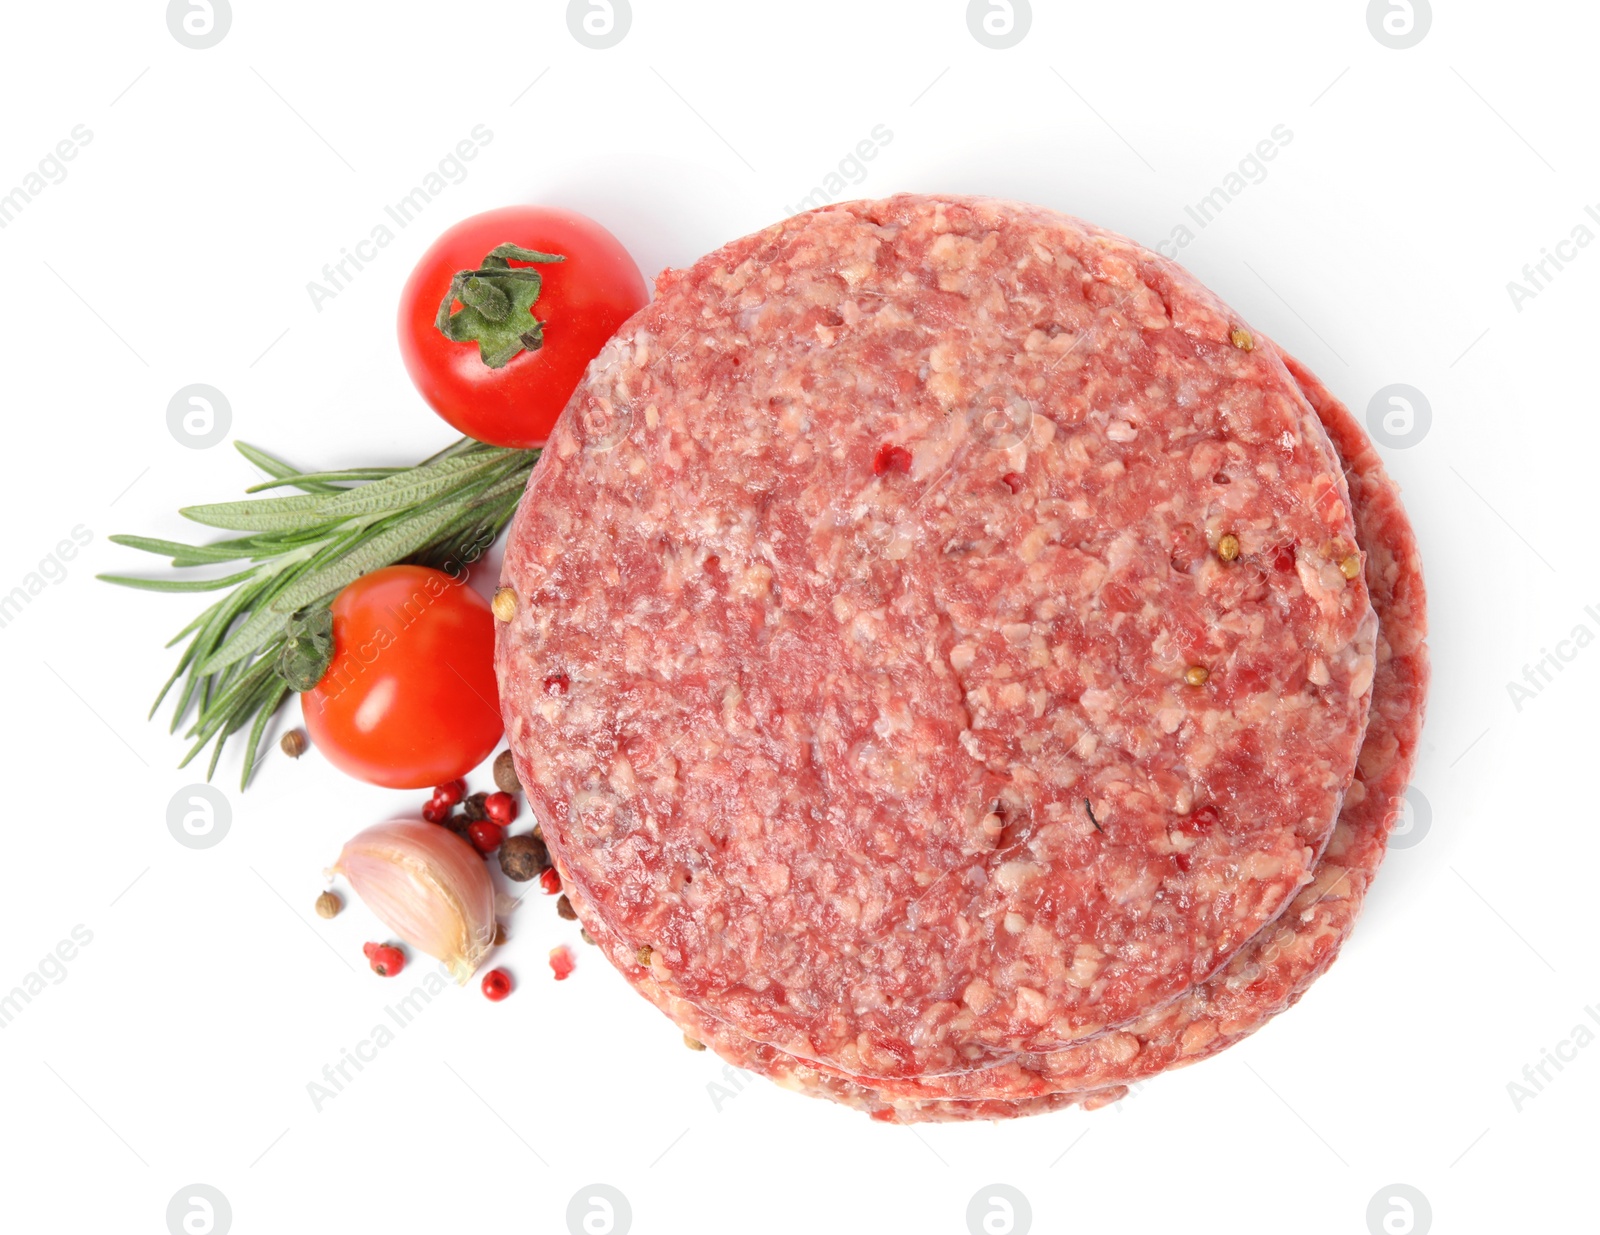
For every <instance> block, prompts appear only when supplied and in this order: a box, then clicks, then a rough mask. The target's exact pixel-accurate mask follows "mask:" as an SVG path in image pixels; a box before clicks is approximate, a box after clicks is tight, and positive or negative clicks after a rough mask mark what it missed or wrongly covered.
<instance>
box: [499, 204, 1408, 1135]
mask: <svg viewBox="0 0 1600 1235" xmlns="http://www.w3.org/2000/svg"><path fill="white" fill-rule="evenodd" d="M502 584H503V586H505V587H508V588H510V589H512V590H513V591H514V592H515V594H516V597H517V605H516V610H515V616H514V617H513V618H512V619H511V620H510V621H509V622H507V623H505V624H503V625H502V626H501V627H500V631H499V640H498V668H499V674H500V688H501V700H502V707H503V710H504V712H505V716H506V722H507V728H508V731H509V734H510V738H511V743H512V748H513V750H514V752H515V754H516V758H517V767H518V772H519V775H520V778H521V780H522V783H523V784H524V786H525V787H526V788H527V791H528V797H529V802H530V804H531V805H532V807H533V809H534V811H535V813H536V814H537V815H538V817H539V819H540V823H541V826H542V828H543V832H544V836H545V839H546V841H547V842H548V844H549V846H550V850H551V853H552V856H553V858H554V860H555V863H556V866H557V869H558V871H559V873H560V875H561V878H562V882H563V886H564V887H565V889H566V891H567V894H568V896H569V897H570V899H571V901H572V904H573V906H574V908H575V909H576V910H577V913H578V915H579V917H580V918H581V919H582V921H583V923H584V925H585V927H586V929H587V930H588V931H589V933H590V934H591V936H592V937H593V938H594V939H595V941H596V942H597V943H598V944H599V945H600V946H601V948H602V949H603V950H604V951H605V952H606V954H607V955H608V956H609V957H610V959H611V960H612V961H613V963H614V964H615V965H616V966H617V968H618V969H619V970H621V972H622V973H623V974H624V975H625V976H626V977H627V979H628V980H629V981H630V982H631V983H632V984H633V985H634V986H635V987H636V988H637V989H638V990H639V991H640V993H641V994H643V995H645V996H646V997H647V998H648V999H650V1000H651V1001H652V1002H654V1003H655V1004H657V1006H659V1007H660V1008H661V1009H662V1010H663V1011H665V1012H666V1013H667V1014H668V1015H669V1016H671V1017H672V1018H673V1019H674V1020H675V1021H677V1022H678V1024H679V1025H681V1026H682V1027H683V1029H684V1031H685V1032H686V1033H687V1034H688V1035H689V1036H690V1037H691V1038H693V1039H694V1040H695V1041H697V1042H700V1043H703V1044H705V1045H707V1046H709V1047H711V1048H712V1049H713V1050H715V1051H717V1052H718V1053H719V1054H721V1055H722V1056H724V1057H725V1058H727V1059H728V1060H730V1061H732V1062H733V1063H736V1064H738V1065H739V1066H741V1067H744V1068H748V1069H750V1070H752V1071H756V1072H760V1073H763V1074H766V1075H768V1076H771V1077H773V1078H774V1079H776V1080H778V1081H779V1082H780V1083H782V1084H785V1085H787V1086H789V1087H791V1088H795V1089H800V1090H803V1091H806V1092H810V1093H815V1094H819V1095H822V1096H826V1097H830V1098H833V1099H835V1100H838V1101H842V1102H846V1103H849V1104H851V1105H855V1106H858V1107H861V1108H862V1109H865V1110H868V1111H870V1112H871V1113H872V1114H873V1115H874V1116H876V1117H879V1118H884V1119H891V1120H897V1121H912V1120H923V1119H951V1118H956V1119H960V1118H997V1117H1004V1116H1010V1115H1019V1114H1028V1113H1032V1112H1035V1111H1040V1110H1047V1109H1051V1108H1053V1107H1056V1106H1061V1105H1071V1104H1082V1105H1084V1106H1097V1105H1102V1104H1104V1103H1106V1102H1109V1101H1113V1100H1115V1099H1116V1098H1117V1097H1119V1096H1121V1095H1122V1094H1123V1093H1124V1092H1126V1087H1127V1085H1128V1084H1129V1083H1130V1082H1132V1081H1135V1080H1139V1079H1143V1078H1145V1077H1149V1076H1151V1075H1153V1074H1155V1073H1157V1072H1160V1071H1163V1070H1165V1069H1167V1068H1171V1067H1176V1066H1180V1065H1182V1064H1186V1063H1191V1062H1194V1061H1195V1060H1198V1059H1201V1058H1204V1057H1206V1056H1208V1055H1211V1054H1215V1053H1216V1052H1217V1051H1219V1050H1222V1049H1223V1048H1225V1047H1227V1046H1228V1045H1230V1044H1232V1043H1233V1042H1236V1041H1238V1040H1239V1039H1241V1038H1242V1037H1244V1036H1245V1035H1247V1034H1249V1033H1251V1032H1252V1031H1254V1030H1255V1029H1257V1028H1259V1027H1260V1026H1261V1025H1262V1024H1264V1023H1265V1022H1266V1021H1267V1020H1269V1019H1270V1018H1271V1017H1273V1016H1275V1015H1276V1014H1277V1013H1278V1012H1281V1011H1283V1010H1284V1009H1285V1008H1287V1007H1289V1006H1290V1005H1291V1004H1292V1003H1294V1002H1295V1000H1297V999H1298V998H1299V996H1300V995H1301V994H1302V993H1303V992H1304V991H1305V989H1306V988H1307V986H1309V984H1310V983H1311V982H1312V981H1314V980H1315V979H1316V977H1317V976H1318V975H1320V974H1321V973H1322V972H1323V971H1324V970H1325V969H1326V968H1327V966H1328V965H1329V964H1330V963H1331V962H1332V961H1333V959H1334V957H1335V956H1336V955H1337V953H1338V950H1339V947H1340V945H1341V943H1342V942H1343V940H1344V939H1345V937H1346V936H1347V935H1348V933H1349V931H1350V929H1351V927H1352V926H1353V924H1354V921H1355V918H1356V915H1357V913H1358V911H1359V909H1360V905H1361V901H1362V898H1363V896H1364V895H1365V892H1366V889H1367V887H1368V885H1369V883H1370V881H1371V878H1372V876H1373V874H1374V873H1375V872H1376V870H1377V867H1378V864H1379V862H1380V861H1381V859H1382V856H1383V851H1384V845H1385V840H1386V837H1387V835H1388V831H1389V829H1390V827H1391V826H1392V824H1393V822H1394V820H1395V818H1396V817H1397V815H1398V813H1399V810H1400V804H1401V802H1402V795H1403V793H1404V790H1405V786H1406V782H1407V778H1408V775H1409V772H1410V767H1411V763H1412V760H1413V757H1414V753H1415V749H1416V742H1417V734H1418V731H1419V729H1420V726H1421V718H1422V709H1423V702H1424V696H1425V692H1426V684H1427V661H1426V651H1425V648H1424V644H1423V639H1424V635H1425V615H1424V601H1423V588H1422V577H1421V567H1420V562H1419V559H1418V554H1417V549H1416V544H1415V541H1414V538H1413V536H1412V532H1411V529H1410V526H1409V524H1408V523H1407V521H1406V517H1405V514H1404V512H1403V510H1402V508H1401V506H1400V502H1399V499H1398V495H1397V492H1396V490H1395V487H1394V486H1393V484H1392V483H1391V482H1390V481H1389V480H1388V478H1387V477H1386V476H1385V474H1384V472H1383V469H1382V466H1381V464H1380V462H1379V460H1378V458H1377V455H1376V453H1375V452H1374V450H1373V448H1372V446H1371V444H1370V442H1369V441H1368V440H1367V438H1366V435H1365V434H1364V432H1363V431H1362V429H1361V427H1360V425H1359V424H1358V423H1357V422H1356V421H1355V420H1354V419H1353V418H1352V417H1351V416H1350V414H1349V413H1348V411H1347V410H1346V409H1345V408H1344V407H1343V406H1342V405H1340V404H1339V403H1338V402H1337V401H1336V400H1334V399H1333V398H1332V397H1331V396H1330V395H1329V394H1328V393H1327V391H1326V390H1325V389H1324V388H1323V387H1322V386H1321V385H1320V384H1319V383H1318V382H1317V381H1316V379H1315V378H1314V377H1312V376H1311V375H1310V374H1308V373H1306V372H1305V371H1304V370H1302V369H1301V368H1300V367H1299V366H1298V365H1297V364H1296V363H1295V362H1294V361H1293V360H1292V359H1290V358H1288V357H1285V356H1283V355H1282V354H1281V353H1280V352H1278V351H1277V349H1276V348H1274V347H1273V346H1272V345H1271V344H1270V343H1268V342H1267V341H1266V340H1264V339H1262V338H1260V337H1259V336H1256V335H1254V334H1253V333H1252V332H1250V331H1249V330H1248V329H1247V328H1246V327H1245V326H1244V325H1243V324H1242V323H1241V322H1240V321H1239V319H1238V317H1237V316H1236V315H1234V314H1233V313H1232V312H1231V311H1230V310H1228V309H1227V307H1226V306H1225V305H1223V304H1222V303H1221V302H1220V301H1219V300H1217V298H1216V297H1215V296H1213V295H1212V294H1211V293H1209V292H1208V291H1206V290H1205V289H1204V288H1203V287H1201V286H1200V285H1198V284H1197V283H1196V282H1195V281H1194V280H1193V279H1192V278H1191V277H1190V276H1189V275H1187V274H1186V273H1185V272H1184V271H1183V270H1182V269H1181V268H1179V267H1177V266H1175V265H1174V264H1172V263H1170V262H1168V261H1166V260H1164V259H1162V258H1160V257H1158V256H1156V255H1154V254H1151V253H1149V252H1147V251H1145V250H1143V249H1141V248H1139V247H1138V246H1137V245H1134V244H1132V243H1131V242H1129V241H1126V240H1124V239H1122V238H1120V237H1116V236H1113V235H1111V234H1109V233H1106V232H1102V231H1100V230H1098V229H1096V228H1093V227H1090V226H1088V225H1086V224H1083V223H1080V222H1078V221H1077V220H1074V219H1070V218H1067V217H1065V216H1062V215H1058V214H1054V213H1052V212H1049V211H1046V210H1042V209H1039V208H1036V207H1028V206H1020V205H1016V204H1012V203H1005V202H997V201H991V200H986V199H974V198H929V197H899V198H893V199H890V200H889V201H885V202H860V203H850V204H847V205H844V206H840V207H835V208H830V209H827V210H822V211H815V212H812V213H809V214H805V215H800V216H797V217H796V218H794V219H791V220H789V221H787V222H785V223H783V224H779V225H777V226H775V227H773V228H769V229H768V230H766V231H764V232H761V233H758V234H756V235H754V236H750V237H747V238H745V239H743V240H740V241H736V242H734V243H733V244H731V245H728V246H726V247H725V248H723V249H721V250H718V251H717V252H716V253H713V254H711V255H710V256H708V257H706V258H704V259H702V260H701V261H700V262H698V263H696V264H695V265H694V266H693V267H692V268H690V269H688V270H686V271H672V272H668V273H667V274H665V275H663V276H662V278H661V280H659V282H658V295H657V299H656V300H655V302H654V303H653V304H651V305H650V306H649V307H648V308H646V309H645V310H643V311H641V313H639V314H638V315H637V316H636V317H635V318H633V319H632V320H631V321H630V322H629V323H628V324H627V325H625V326H624V327H623V329H622V331H621V332H620V333H619V334H618V336H617V337H616V339H614V340H613V342H612V343H611V344H610V345H608V347H607V350H606V351H605V353H603V354H602V356H601V357H600V358H599V359H598V360H597V361H596V362H595V364H594V365H593V366H592V367H591V370H590V372H589V374H588V376H587V378H586V380H585V382H584V384H583V385H582V386H580V387H579V389H578V391H577V393H576V394H575V395H574V397H573V401H572V403H571V404H569V406H568V408H567V411H566V413H565V414H564V415H563V417H562V420H561V422H560V423H559V424H558V426H557V428H556V430H555V433H554V435H553V436H552V439H551V442H550V444H549V447H548V448H547V450H546V452H545V455H544V458H543V459H542V460H541V461H540V463H539V465H538V467H537V468H536V469H535V471H534V474H533V478H532V480H531V481H530V483H529V488H528V491H527V494H526V496H525V498H524V500H523V503H522V506H521V508H520V510H519V512H518V515H517V518H516V521H515V523H514V524H513V527H512V532H511V536H510V541H509V544H508V547H507V552H506V557H505V566H504V571H503V577H502Z"/></svg>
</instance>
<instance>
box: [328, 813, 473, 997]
mask: <svg viewBox="0 0 1600 1235" xmlns="http://www.w3.org/2000/svg"><path fill="white" fill-rule="evenodd" d="M332 871H333V872H334V873H337V874H340V875H343V876H344V877H345V878H346V879H348V880H349V881H350V886H351V887H352V888H354V889H355V891H356V895H357V896H359V897H360V898H361V900H362V903H364V904H365V905H366V906H367V908H368V909H370V910H372V912H373V913H374V914H376V915H377V916H378V919H379V920H380V921H381V922H382V923H383V924H384V925H385V926H387V927H388V928H389V929H390V930H392V931H393V932H394V933H395V934H396V935H398V936H400V938H401V939H404V940H405V941H406V942H407V943H409V944H410V945H411V946H412V947H414V948H416V949H417V950H418V951H419V952H425V953H427V954H428V955H429V956H432V957H436V958H437V959H439V960H441V961H443V962H444V964H445V966H446V967H447V968H448V969H449V970H450V975H451V976H452V977H453V978H455V980H456V981H457V982H460V983H465V982H466V981H467V979H469V978H470V977H472V974H473V971H474V970H475V969H477V968H478V966H479V965H480V964H482V963H483V959H484V957H485V956H487V955H488V954H489V950H490V948H492V947H493V946H494V883H493V881H492V880H491V879H490V878H489V871H488V868H487V867H486V866H485V865H484V861H483V858H482V856H481V855H479V854H478V852H477V851H476V850H475V849H473V848H472V846H471V845H469V844H467V843H466V842H465V841H463V840H462V839H461V838H460V837H459V836H457V835H456V834H455V833H454V832H451V831H450V830H449V829H448V828H442V827H440V826H438V825H437V824H433V823H426V822H424V821H423V820H421V819H395V820H391V821H390V822H388V823H380V824H378V825H376V826H375V827H370V828H368V829H367V830H366V831H364V832H362V833H360V834H359V835H357V836H355V837H352V838H351V840H350V841H349V842H347V843H346V844H345V847H344V849H343V851H342V852H341V853H340V854H339V860H338V861H337V862H336V863H334V865H333V867H332Z"/></svg>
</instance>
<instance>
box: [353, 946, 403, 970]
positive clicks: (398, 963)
mask: <svg viewBox="0 0 1600 1235" xmlns="http://www.w3.org/2000/svg"><path fill="white" fill-rule="evenodd" d="M361 951H362V952H363V953H364V954H365V955H366V958H367V963H368V964H369V965H371V966H372V972H373V973H375V974H377V975H378V976H379V977H380V978H392V977H394V976H395V974H397V973H399V972H400V971H401V970H402V969H404V968H405V967H406V954H405V953H404V952H402V951H401V950H400V949H399V948H397V947H395V946H394V945H393V944H388V943H369V944H364V945H363V946H362V948H361Z"/></svg>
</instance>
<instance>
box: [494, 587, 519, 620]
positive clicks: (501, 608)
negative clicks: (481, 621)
mask: <svg viewBox="0 0 1600 1235" xmlns="http://www.w3.org/2000/svg"><path fill="white" fill-rule="evenodd" d="M489 607H490V608H491V609H493V610H494V615H495V617H497V618H499V619H500V620H501V621H502V622H509V621H510V620H511V619H512V618H514V617H516V616H517V594H516V593H515V592H513V591H512V590H511V589H510V588H508V587H503V588H497V589H496V590H495V594H494V600H493V601H491V602H490V605H489Z"/></svg>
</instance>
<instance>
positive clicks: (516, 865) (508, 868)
mask: <svg viewBox="0 0 1600 1235" xmlns="http://www.w3.org/2000/svg"><path fill="white" fill-rule="evenodd" d="M549 868H550V851H549V850H548V849H546V848H545V844H544V842H543V841H542V840H540V839H539V838H538V837H537V836H534V835H533V834H532V833H531V832H524V833H522V834H521V835H520V836H510V837H507V838H506V841H505V843H504V844H503V845H501V846H500V869H501V870H502V871H504V872H505V876H506V878H507V879H510V880H512V881H514V882H516V883H526V882H527V881H528V880H530V879H537V878H538V877H539V876H540V875H541V874H543V873H544V872H545V871H546V870H548V869H549Z"/></svg>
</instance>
